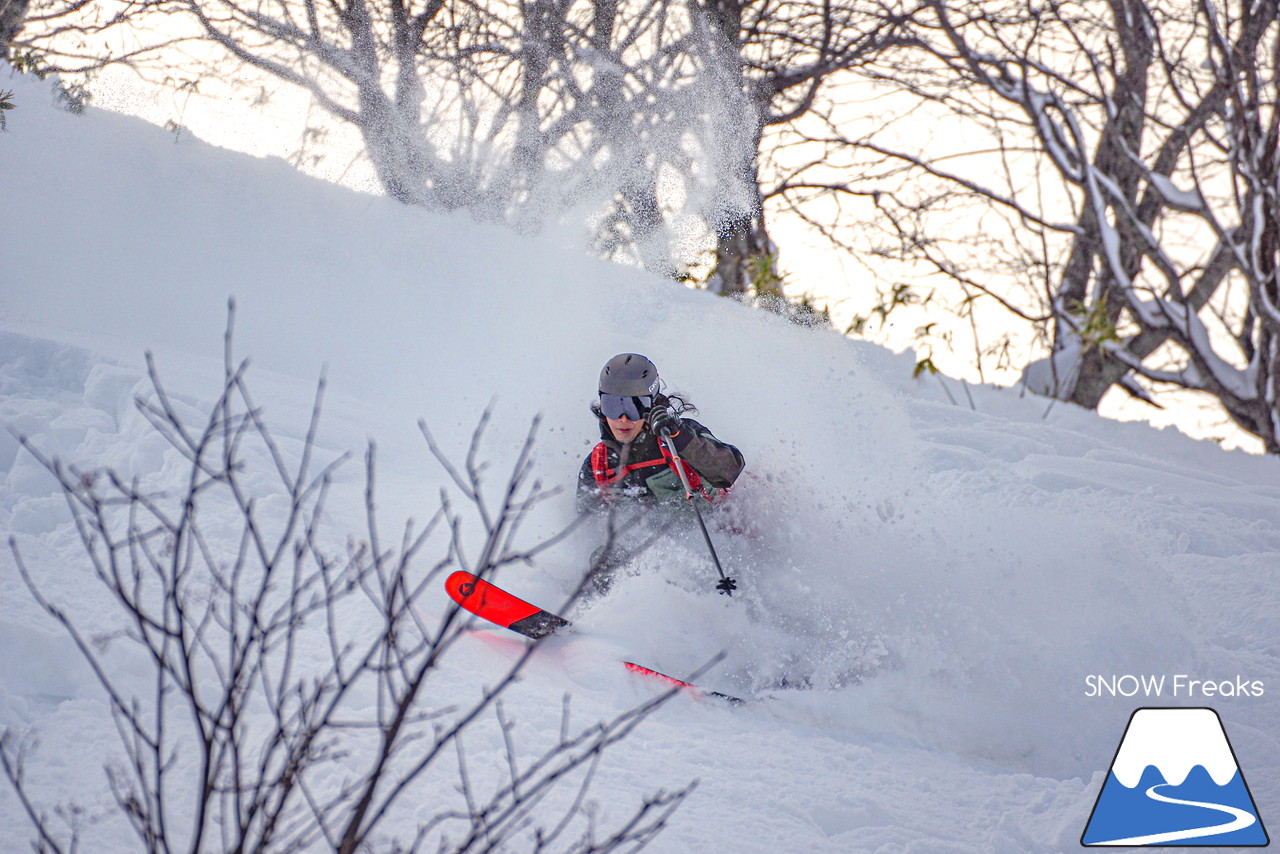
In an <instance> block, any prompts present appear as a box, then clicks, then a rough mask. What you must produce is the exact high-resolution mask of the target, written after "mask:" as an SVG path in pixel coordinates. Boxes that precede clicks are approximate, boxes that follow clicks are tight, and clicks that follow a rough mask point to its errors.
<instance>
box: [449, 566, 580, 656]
mask: <svg viewBox="0 0 1280 854" xmlns="http://www.w3.org/2000/svg"><path fill="white" fill-rule="evenodd" d="M444 589H445V590H446V591H448V593H449V596H450V597H451V598H452V599H453V601H455V602H457V603H458V604H459V605H461V606H462V607H463V608H465V609H466V610H468V611H470V612H471V613H473V614H475V615H476V616H477V617H482V618H483V619H486V620H488V621H489V622H491V623H495V624H497V625H499V626H502V627H503V628H504V629H511V631H513V632H518V633H520V634H522V635H524V636H525V637H527V638H533V639H534V640H537V639H539V638H545V637H546V636H547V635H549V634H551V633H553V632H555V631H556V630H557V629H563V628H564V627H565V626H567V625H569V621H568V620H566V619H565V618H564V617H560V616H557V615H556V614H553V613H551V612H550V611H544V610H542V609H541V608H539V607H537V606H536V605H530V604H529V603H528V602H526V601H524V600H523V599H521V598H519V597H517V596H512V595H511V594H510V593H508V592H507V591H505V590H503V589H502V588H501V587H498V586H496V585H493V584H490V583H489V582H487V581H485V580H484V579H483V578H477V577H476V576H474V575H472V574H471V573H469V572H466V571H464V570H461V569H460V570H458V571H457V572H455V573H453V574H452V575H450V576H449V577H448V578H446V579H445V582H444Z"/></svg>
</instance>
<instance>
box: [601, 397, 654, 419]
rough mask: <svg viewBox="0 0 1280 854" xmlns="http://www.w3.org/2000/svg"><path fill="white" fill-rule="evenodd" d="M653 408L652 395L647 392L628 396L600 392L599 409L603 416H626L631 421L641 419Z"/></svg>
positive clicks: (616, 417) (615, 417) (614, 417)
mask: <svg viewBox="0 0 1280 854" xmlns="http://www.w3.org/2000/svg"><path fill="white" fill-rule="evenodd" d="M652 408H653V396H652V395H648V394H642V395H633V396H630V397H627V396H624V395H620V394H605V393H604V392H601V393H600V411H601V412H602V413H604V417H605V418H613V419H618V418H621V417H622V416H624V415H625V416H627V417H628V418H630V419H631V420H632V421H641V420H643V419H644V417H645V415H647V414H648V413H649V410H650V409H652Z"/></svg>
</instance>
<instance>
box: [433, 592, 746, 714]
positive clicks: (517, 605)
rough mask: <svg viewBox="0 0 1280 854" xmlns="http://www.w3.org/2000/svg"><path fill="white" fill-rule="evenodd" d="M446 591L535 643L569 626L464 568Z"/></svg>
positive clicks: (649, 673) (670, 679)
mask: <svg viewBox="0 0 1280 854" xmlns="http://www.w3.org/2000/svg"><path fill="white" fill-rule="evenodd" d="M444 589H445V590H446V591H448V593H449V596H450V597H451V598H452V599H453V601H455V602H457V603H458V604H459V605H460V606H462V608H464V609H465V610H467V611H470V612H471V613H472V614H475V615H476V616H477V617H480V618H481V619H484V620H488V621H489V622H491V623H493V624H495V625H498V626H502V627H503V628H504V629H510V630H511V631H513V632H517V633H519V634H522V635H524V636H525V637H527V638H532V639H533V640H538V639H539V638H545V637H546V636H547V635H550V634H552V633H554V632H556V631H557V630H559V629H563V628H564V627H565V626H568V625H569V621H568V620H566V619H565V618H564V617H561V616H558V615H556V614H553V613H551V612H550V611H544V610H542V609H541V608H539V607H538V606H536V605H530V604H529V603H528V602H526V601H524V600H523V599H521V598H520V597H518V596H512V595H511V594H510V593H508V592H507V591H505V590H503V589H502V588H501V587H498V586H497V585H495V584H490V583H489V582H487V581H485V580H484V579H483V578H477V577H476V576H474V575H472V574H471V573H469V572H466V571H465V570H461V569H460V570H458V571H457V572H455V573H453V574H452V575H450V576H449V577H448V578H446V579H445V582H444ZM623 664H624V665H626V668H627V670H630V671H631V672H632V673H638V674H640V675H642V676H645V677H648V678H650V679H656V680H657V681H659V682H662V683H664V684H666V685H668V686H671V687H676V688H680V689H681V690H684V691H688V692H689V693H691V694H694V695H696V696H699V697H715V698H716V699H718V700H725V701H727V702H730V703H734V704H738V703H741V702H743V700H741V699H740V698H738V697H733V696H731V695H729V694H721V693H720V692H719V691H708V690H706V689H705V688H700V687H698V686H697V685H694V684H692V683H691V682H685V681H684V680H682V679H676V678H675V677H674V676H668V675H667V674H665V673H659V672H658V671H656V670H652V669H650V668H648V667H643V666H641V665H639V664H636V663H634V662H631V661H624V662H623Z"/></svg>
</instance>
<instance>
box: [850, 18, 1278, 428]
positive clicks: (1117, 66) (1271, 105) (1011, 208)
mask: <svg viewBox="0 0 1280 854" xmlns="http://www.w3.org/2000/svg"><path fill="white" fill-rule="evenodd" d="M1276 19H1277V6H1276V3H1275V2H1271V0H1264V2H1261V3H1246V2H1240V3H1235V2H1213V0H1203V2H1199V3H1197V4H1195V5H1188V4H1184V3H1166V2H1158V1H1157V0H1083V2H1074V3H1060V2H1037V0H1019V2H1007V0H991V2H979V3H974V4H968V5H966V6H965V7H964V8H963V9H961V8H953V7H951V6H949V5H948V4H946V3H943V2H941V0H931V2H930V3H929V10H928V13H927V14H923V15H920V16H917V18H916V21H915V25H914V27H913V29H912V39H913V44H912V46H911V48H910V49H907V50H904V51H902V52H900V53H898V54H896V55H894V56H893V57H892V59H893V63H892V64H885V65H883V66H881V68H880V72H879V73H880V75H881V76H882V78H883V79H884V80H885V81H887V82H889V83H892V84H894V85H898V86H901V87H904V88H905V89H906V90H907V91H909V92H910V93H912V95H913V96H915V98H916V99H917V100H916V102H915V103H916V104H920V105H923V107H921V109H922V110H926V111H930V112H929V114H930V115H932V116H935V117H940V118H939V119H938V120H940V121H945V122H948V123H949V124H948V125H947V126H948V127H951V128H955V129H956V136H959V137H963V136H964V135H965V134H966V133H967V134H968V138H969V139H971V140H974V141H973V142H971V143H970V144H969V145H968V146H967V148H965V149H964V150H959V149H958V148H957V146H956V145H954V144H951V145H945V144H944V145H938V144H933V145H922V146H914V147H909V146H905V145H902V144H901V143H900V142H899V143H897V144H890V143H887V142H885V141H884V137H883V135H880V134H877V133H867V134H864V135H862V136H860V137H856V138H854V137H852V136H849V135H845V136H843V137H839V136H838V135H836V134H833V135H832V136H833V140H834V141H835V142H837V143H838V144H840V145H845V146H849V147H850V148H852V149H856V150H858V151H860V152H862V153H863V154H864V155H866V157H867V159H868V162H872V163H875V164H877V165H878V167H879V169H878V171H876V170H869V172H868V174H869V175H871V176H872V177H871V182H864V183H863V184H862V185H861V186H862V189H864V190H865V189H875V190H877V191H878V193H879V195H878V196H877V200H878V203H879V204H878V207H877V210H876V217H877V219H878V224H879V225H881V226H887V228H886V230H887V231H888V232H889V233H890V234H891V235H892V237H893V238H894V240H896V241H897V249H896V254H897V256H898V257H901V258H905V259H907V260H910V261H912V262H914V263H916V264H922V265H924V266H925V267H927V268H929V269H931V270H932V271H933V272H934V273H937V274H940V275H941V276H943V277H946V278H947V279H949V280H951V281H952V282H954V283H956V284H957V285H959V286H960V287H961V288H962V289H963V290H964V292H965V295H966V305H967V306H969V307H972V305H973V303H974V302H975V301H976V300H977V299H979V298H981V299H986V300H994V301H995V302H997V303H999V304H1000V305H1002V306H1003V307H1005V308H1007V309H1009V311H1010V312H1012V313H1013V314H1014V315H1015V316H1017V317H1020V318H1022V319H1023V320H1025V321H1027V322H1028V323H1030V324H1032V325H1034V326H1036V327H1038V328H1040V329H1042V330H1044V332H1045V333H1046V334H1047V335H1048V336H1049V337H1050V339H1051V343H1050V350H1051V354H1050V357H1049V358H1048V359H1045V360H1044V361H1042V362H1040V363H1038V364H1036V365H1033V366H1031V370H1029V371H1028V379H1029V381H1030V382H1031V383H1032V386H1033V388H1035V389H1036V390H1039V391H1043V392H1046V393H1049V394H1052V395H1054V396H1056V397H1060V398H1062V399H1064V400H1070V401H1072V402H1074V403H1077V404H1080V405H1082V406H1086V407H1090V408H1092V407H1096V406H1097V405H1098V404H1099V402H1100V401H1101V399H1102V397H1103V395H1104V394H1105V393H1106V392H1107V391H1108V390H1109V389H1111V388H1112V387H1115V386H1119V387H1122V388H1124V389H1125V390H1126V391H1128V392H1129V393H1130V394H1133V395H1135V396H1138V397H1140V398H1142V399H1144V400H1147V401H1148V402H1153V403H1155V402H1156V400H1155V398H1154V397H1153V391H1154V390H1158V389H1159V388H1161V387H1168V386H1177V387H1181V388H1184V389H1190V390H1192V391H1196V392H1203V393H1205V394H1208V395H1211V396H1212V397H1213V398H1216V399H1217V400H1218V401H1219V402H1220V403H1221V405H1222V407H1223V409H1224V410H1225V411H1226V413H1227V414H1228V415H1229V416H1230V417H1231V419H1232V420H1233V421H1234V422H1235V423H1236V424H1238V425H1239V426H1240V427H1242V428H1243V429H1244V430H1246V431H1248V432H1250V433H1252V434H1254V435H1255V436H1258V437H1259V438H1260V439H1261V440H1262V442H1263V444H1264V446H1265V447H1266V449H1267V450H1268V451H1269V452H1271V453H1276V452H1280V440H1278V439H1277V435H1278V434H1277V427H1280V423H1278V422H1277V415H1276V405H1275V401H1276V395H1275V388H1274V383H1275V379H1274V371H1275V369H1276V367H1277V365H1276V362H1275V353H1274V349H1273V341H1274V329H1275V327H1274V320H1273V318H1274V317H1275V314H1274V312H1273V309H1272V306H1273V305H1274V304H1275V302H1274V293H1273V291H1272V290H1271V289H1273V288H1274V287H1275V274H1274V269H1275V267H1276V247H1275V244H1274V238H1273V237H1271V235H1273V234H1274V233H1275V228H1276V226H1275V222H1276V216H1277V214H1276V211H1277V209H1276V192H1277V191H1276V184H1275V178H1276V175H1277V173H1276V161H1275V157H1276V151H1277V148H1276V145H1275V143H1276V141H1277V135H1276V127H1277V121H1280V117H1278V115H1277V88H1276V87H1277V81H1276V71H1277V65H1278V63H1277V51H1278V50H1280V27H1278V25H1277V23H1276ZM948 142H950V140H948ZM873 182H880V183H879V186H876V185H875V183H873ZM890 251H893V250H890Z"/></svg>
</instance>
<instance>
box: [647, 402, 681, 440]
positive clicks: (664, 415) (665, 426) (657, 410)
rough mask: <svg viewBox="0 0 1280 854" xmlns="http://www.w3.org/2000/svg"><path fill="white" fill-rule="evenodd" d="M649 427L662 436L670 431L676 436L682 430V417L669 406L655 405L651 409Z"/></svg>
mask: <svg viewBox="0 0 1280 854" xmlns="http://www.w3.org/2000/svg"><path fill="white" fill-rule="evenodd" d="M649 429H650V430H652V431H653V432H654V433H655V434H657V435H659V436H661V435H662V434H663V433H669V434H670V435H672V436H674V435H676V434H677V433H679V432H680V419H679V418H677V417H676V416H675V413H673V412H672V411H671V408H670V407H667V406H655V407H653V409H650V410H649Z"/></svg>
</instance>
